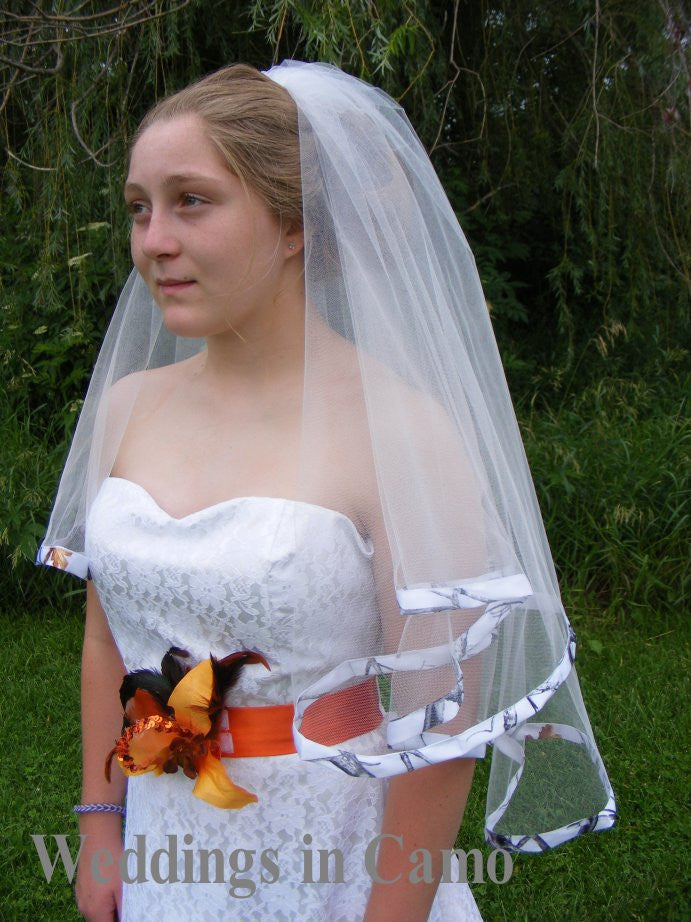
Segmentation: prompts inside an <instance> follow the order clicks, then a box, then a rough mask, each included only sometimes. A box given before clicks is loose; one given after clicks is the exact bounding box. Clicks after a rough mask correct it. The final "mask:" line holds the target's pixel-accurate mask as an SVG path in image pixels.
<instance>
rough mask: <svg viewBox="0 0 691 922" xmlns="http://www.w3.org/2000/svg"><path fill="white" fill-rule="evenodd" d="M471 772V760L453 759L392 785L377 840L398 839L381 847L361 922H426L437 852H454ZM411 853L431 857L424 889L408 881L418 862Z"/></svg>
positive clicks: (439, 866) (395, 780) (434, 884)
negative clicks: (423, 852) (383, 836)
mask: <svg viewBox="0 0 691 922" xmlns="http://www.w3.org/2000/svg"><path fill="white" fill-rule="evenodd" d="M474 768H475V760H474V759H453V760H452V761H450V762H443V763H442V764H440V765H431V766H429V767H428V768H422V769H419V770H418V771H415V772H411V773H410V774H406V775H399V776H397V777H396V778H393V779H392V780H391V782H390V783H389V789H388V793H387V798H386V807H385V812H384V821H383V823H382V834H390V835H393V836H396V837H397V839H382V841H381V844H380V846H379V854H378V859H377V863H376V872H377V873H376V875H375V877H374V883H373V885H372V890H371V893H370V898H369V902H368V904H367V911H366V912H365V916H364V920H363V922H389V920H391V922H426V920H427V918H428V916H429V913H430V909H431V907H432V903H433V901H434V896H435V894H436V892H437V886H438V884H439V878H440V876H441V872H442V855H441V852H442V850H443V849H449V848H453V846H454V842H455V840H456V834H457V833H458V828H459V826H460V825H461V821H462V819H463V811H464V809H465V804H466V800H467V798H468V793H469V791H470V785H471V782H472V779H473V769H474ZM416 849H425V850H426V851H427V852H428V853H429V855H430V858H431V862H432V868H431V870H432V873H431V882H429V883H428V882H426V881H420V882H416V883H413V882H411V880H410V878H409V875H410V872H411V871H412V870H413V868H414V867H415V866H416V865H420V864H421V863H422V860H423V859H422V856H421V855H417V856H413V861H412V862H411V860H410V859H411V855H412V854H413V852H414V851H415V850H416ZM380 881H381V882H380ZM384 881H386V883H385V882H384Z"/></svg>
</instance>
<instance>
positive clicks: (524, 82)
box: [0, 0, 691, 610]
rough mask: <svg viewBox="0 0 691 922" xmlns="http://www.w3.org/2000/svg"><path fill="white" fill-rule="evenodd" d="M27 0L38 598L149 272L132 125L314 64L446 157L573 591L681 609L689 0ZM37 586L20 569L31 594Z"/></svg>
mask: <svg viewBox="0 0 691 922" xmlns="http://www.w3.org/2000/svg"><path fill="white" fill-rule="evenodd" d="M25 7H26V5H25V4H22V3H19V0H13V2H12V3H10V4H9V5H8V6H7V8H6V10H5V11H4V12H0V35H1V36H2V37H3V39H4V40H5V41H6V47H7V49H8V54H7V55H5V56H4V57H2V58H0V134H1V135H2V144H1V147H2V148H4V150H5V151H6V158H5V161H4V163H3V164H2V166H1V168H2V176H1V178H0V182H1V183H2V193H3V233H2V235H1V236H0V319H1V321H2V322H1V324H0V356H2V359H3V367H4V370H5V388H4V401H3V403H2V406H1V407H0V461H1V462H2V473H1V475H0V486H2V493H1V494H0V497H1V498H0V557H2V556H5V557H6V558H7V562H8V563H11V564H12V565H14V566H17V567H19V568H20V575H21V583H20V585H21V586H22V589H21V591H22V592H23V593H24V594H26V593H27V592H29V593H30V592H31V591H32V590H31V588H30V587H32V586H38V585H40V586H41V591H42V592H45V586H44V584H43V583H41V582H40V580H38V578H37V577H35V576H29V570H28V564H26V560H27V558H28V556H29V555H32V550H31V548H32V545H33V543H34V539H35V537H36V536H37V535H38V533H39V531H40V525H41V523H42V522H43V521H44V520H45V517H46V515H47V512H48V508H49V505H50V499H51V496H52V493H53V490H54V488H55V483H56V477H57V472H58V470H59V465H60V462H61V459H62V457H63V455H64V452H65V450H66V447H67V444H68V441H69V437H70V434H71V430H72V427H73V424H74V420H75V418H76V414H77V412H78V410H79V406H80V401H81V399H82V397H83V395H84V391H85V388H86V385H87V382H88V378H89V374H90V370H91V367H92V364H93V361H94V358H95V355H96V353H97V349H98V344H99V342H100V339H101V336H102V334H103V331H104V329H105V326H106V324H107V320H108V316H109V314H110V311H111V309H112V306H113V305H114V303H115V299H116V296H117V293H118V290H119V288H120V286H121V284H122V282H123V280H124V278H125V276H126V274H127V271H128V266H129V255H128V243H127V234H128V224H127V219H126V215H125V212H124V208H123V204H122V194H121V186H122V181H123V177H124V173H125V163H126V152H127V144H128V138H130V137H131V136H132V133H133V131H134V129H135V127H136V125H137V123H138V121H139V119H140V118H141V116H142V115H143V114H144V112H145V111H146V110H147V109H148V108H149V107H150V105H151V104H152V103H153V102H155V100H156V99H158V98H160V97H161V96H162V95H164V94H166V93H168V92H171V91H173V90H175V89H177V88H179V87H181V86H183V85H184V84H186V83H188V82H189V81H191V80H192V79H194V78H195V77H197V76H199V75H201V74H202V73H205V72H208V71H210V70H213V69H214V68H217V67H219V66H221V65H222V64H225V63H228V62H231V61H237V60H244V61H247V62H249V63H251V64H255V65H257V66H259V67H262V68H265V67H266V66H268V65H269V64H270V63H271V62H272V61H276V60H280V59H282V58H285V57H295V58H304V59H308V60H309V59H316V58H319V59H321V60H325V61H330V62H334V63H337V64H339V65H340V66H342V67H344V68H345V69H346V70H348V71H350V72H352V73H354V74H356V75H358V76H362V77H363V78H365V79H367V80H370V81H373V82H375V83H377V84H379V85H381V86H382V87H383V88H384V89H386V90H387V91H388V92H390V93H391V94H392V95H393V96H394V97H396V98H397V99H399V100H400V101H401V103H402V104H403V105H404V106H405V108H406V111H407V112H408V114H409V117H410V119H411V121H412V122H413V124H414V125H415V127H416V128H417V129H418V131H419V133H420V135H421V138H422V140H423V143H425V144H426V146H427V148H428V150H429V151H430V152H431V155H432V158H433V161H434V163H435V166H436V167H437V169H438V171H439V173H440V176H441V178H442V181H443V183H444V185H445V187H446V188H447V190H448V192H449V196H450V198H451V201H452V204H453V206H454V208H455V209H456V212H457V214H458V215H459V219H460V221H461V223H462V225H463V227H464V228H465V230H466V232H467V234H468V237H469V240H470V242H471V245H472V248H473V251H474V253H475V254H476V258H477V263H478V268H479V270H480V274H481V276H482V279H483V283H484V285H485V290H486V295H487V300H488V303H489V307H490V310H491V313H492V317H493V321H494V324H495V328H496V330H497V334H498V338H499V341H500V344H501V347H502V351H503V354H504V359H505V364H506V368H507V374H508V377H509V383H510V385H511V388H512V391H513V393H514V396H515V398H516V399H517V402H518V403H519V405H520V407H521V416H522V419H523V421H524V432H525V436H526V440H527V443H528V452H529V455H530V458H531V461H532V463H533V465H534V473H535V480H536V483H537V487H538V491H539V493H540V498H541V502H542V504H543V510H544V512H545V516H546V519H547V527H548V530H549V534H550V539H551V542H552V546H553V549H554V554H555V558H556V561H557V565H558V567H559V569H560V570H561V572H562V574H563V576H564V579H565V581H566V583H567V584H568V583H571V584H572V585H574V586H576V587H578V588H579V590H581V591H586V590H587V591H589V592H592V593H595V594H596V595H597V597H598V598H599V599H600V601H601V604H603V605H604V606H605V607H616V605H618V604H619V603H620V602H622V601H623V600H624V599H627V600H629V602H631V605H632V606H633V607H634V608H635V609H636V610H643V609H645V607H646V606H652V605H655V606H658V608H662V607H664V606H673V605H675V604H676V603H677V601H678V599H679V588H678V586H679V579H680V577H681V569H680V568H681V564H680V560H681V556H680V555H681V550H680V549H681V548H682V546H683V545H682V542H681V536H682V529H683V527H684V525H685V522H686V518H685V515H686V513H685V507H684V505H683V502H682V492H681V491H682V484H681V482H680V478H681V471H682V470H683V461H684V454H683V450H684V449H683V446H682V442H681V439H682V436H683V433H684V431H683V428H682V420H681V416H680V413H679V402H680V400H681V393H682V389H681V384H680V377H679V372H678V371H677V369H678V368H679V366H680V363H681V362H682V361H683V359H684V356H686V353H685V352H684V350H683V346H684V343H683V342H682V336H683V330H684V324H685V322H686V320H687V298H688V271H687V267H688V264H687V261H686V260H687V256H686V252H685V250H684V241H685V239H687V237H688V215H689V213H691V210H690V209H689V208H688V191H687V190H688V159H687V158H686V156H685V151H686V143H687V141H688V100H687V95H686V89H687V73H688V60H687V56H688V34H687V31H686V30H687V24H686V19H685V15H684V10H683V7H682V6H681V5H680V4H679V3H677V2H676V0H660V2H658V3H655V4H641V3H633V4H631V3H624V2H622V0H599V2H598V3H597V4H593V3H592V2H591V0H512V2H511V3H508V2H491V0H481V2H479V3H478V2H470V0H459V2H458V3H454V4H448V3H441V2H439V0H404V2H402V3H401V2H398V0H380V2H378V3H376V4H373V3H364V2H360V0H243V2H240V3H236V4H210V3H204V2H201V0H174V2H171V3H170V4H161V5H159V6H156V8H155V9H154V5H152V4H150V3H148V2H146V0H133V2H131V3H128V4H126V5H125V6H124V7H123V8H122V10H121V12H120V13H119V14H118V15H119V18H118V19H117V20H114V19H113V17H112V16H111V15H110V14H109V13H108V12H107V11H104V8H103V5H102V4H99V3H97V2H95V0H87V2H85V3H80V4H79V5H77V6H75V7H74V8H72V7H68V6H67V4H52V5H50V11H51V16H50V17H49V16H42V15H41V14H40V10H41V9H44V8H45V9H46V10H47V9H48V8H49V7H48V5H46V4H42V3H38V4H36V5H35V6H34V7H32V9H33V10H34V12H33V13H31V12H27V10H26V8H25ZM15 14H20V16H19V18H17V15H15ZM154 14H155V15H154ZM61 15H62V16H63V17H65V18H64V19H63V20H61V19H60V18H59V17H60V16H61ZM51 17H53V18H51ZM55 17H58V18H55ZM79 17H83V18H81V19H80V18H79ZM58 39H59V41H58ZM12 61H14V62H15V65H14V66H13V65H12V64H11V62H12ZM670 376H671V378H670ZM667 379H671V380H672V381H673V383H672V384H671V385H670V384H668V383H666V382H667ZM674 382H676V383H674ZM660 516H664V521H665V528H660V527H659V525H658V522H659V521H660ZM5 572H6V573H7V572H8V568H7V567H6V568H5ZM37 580H38V582H37ZM17 585H18V584H17V582H14V583H13V584H12V586H11V585H8V577H7V576H5V577H4V582H3V590H4V592H5V596H6V598H8V599H9V598H11V597H13V596H12V593H13V592H14V593H16V592H17V591H19V590H17V588H16V586H17ZM631 600H633V601H631ZM627 604H628V603H627Z"/></svg>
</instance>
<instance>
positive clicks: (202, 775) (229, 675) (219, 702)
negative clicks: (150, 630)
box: [106, 648, 269, 810]
mask: <svg viewBox="0 0 691 922" xmlns="http://www.w3.org/2000/svg"><path fill="white" fill-rule="evenodd" d="M173 651H174V652H175V655H176V656H178V657H179V656H183V657H186V656H187V653H186V652H185V651H180V650H177V649H175V648H172V649H171V651H169V653H168V654H166V657H165V658H164V662H163V664H162V667H163V673H164V674H163V675H159V674H158V673H153V672H151V671H150V670H139V671H138V672H135V673H130V674H129V675H128V676H126V677H125V680H124V681H123V686H122V689H121V698H125V699H126V700H124V701H123V704H124V706H125V723H126V725H127V726H126V727H125V729H124V732H123V734H122V736H121V737H120V738H119V739H118V740H117V742H116V744H115V747H114V749H113V750H112V751H111V753H110V754H109V756H108V759H107V761H106V777H107V778H108V779H110V765H111V762H112V759H113V756H115V757H116V758H117V761H118V764H119V765H120V768H121V769H122V771H123V772H124V773H125V774H126V775H141V774H145V773H146V772H155V774H157V775H161V774H163V773H164V772H165V773H167V774H172V773H174V772H176V771H177V770H178V768H182V770H183V772H184V773H185V775H187V777H188V778H196V779H197V782H196V784H195V786H194V789H193V794H194V795H195V796H196V797H199V798H201V800H205V801H206V802H207V803H210V804H213V805H214V806H215V807H221V808H223V809H235V810H237V809H240V808H241V807H245V806H247V804H250V803H255V802H256V801H257V797H256V795H255V794H252V793H251V792H250V791H246V790H245V789H244V788H241V787H239V786H238V785H236V784H233V782H232V781H231V780H230V778H229V777H228V774H227V772H226V770H225V768H224V766H223V763H222V762H221V759H220V754H221V749H220V746H219V744H218V742H217V740H216V739H215V738H214V731H215V726H214V725H215V718H216V717H217V715H218V714H220V712H221V710H222V708H223V691H224V690H225V689H227V688H228V687H229V686H230V685H232V683H233V682H234V681H235V680H236V679H237V675H238V672H239V669H240V668H241V666H242V665H243V664H244V663H252V662H254V663H257V662H261V663H263V664H264V665H265V666H266V668H267V669H268V668H269V666H268V663H267V662H266V660H265V659H264V657H263V656H261V654H258V653H251V652H249V651H245V650H243V651H241V652H240V653H233V654H231V655H230V656H227V657H225V658H224V659H223V660H220V661H218V660H216V659H214V658H213V657H211V658H210V659H208V660H204V661H203V662H201V663H199V665H197V666H195V667H194V668H193V669H189V670H188V671H187V672H185V673H184V674H183V675H182V678H181V679H180V680H179V681H178V682H177V684H176V685H175V687H174V688H173V690H172V692H171V694H170V696H169V697H168V699H167V701H165V699H163V700H162V699H161V691H162V688H164V687H165V681H166V679H168V681H170V674H171V665H170V664H171V662H173V663H174V666H177V667H178V674H179V672H180V671H181V667H180V664H179V662H178V661H177V660H172V659H171V654H172V653H173ZM166 660H168V662H166ZM166 666H167V669H166ZM137 682H140V683H142V684H144V683H146V684H149V685H150V687H151V688H152V689H154V687H155V686H156V690H152V691H148V690H147V689H144V688H141V687H138V688H134V693H133V694H131V692H132V688H133V685H135V684H136V683H137ZM127 696H129V697H127Z"/></svg>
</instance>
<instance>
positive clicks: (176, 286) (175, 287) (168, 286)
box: [156, 279, 195, 295]
mask: <svg viewBox="0 0 691 922" xmlns="http://www.w3.org/2000/svg"><path fill="white" fill-rule="evenodd" d="M156 284H157V285H158V287H159V289H160V290H161V291H162V292H163V294H165V295H174V294H179V293H180V292H181V291H186V290H187V289H188V288H191V287H192V285H194V284H195V282H194V279H159V280H158V281H157V282H156Z"/></svg>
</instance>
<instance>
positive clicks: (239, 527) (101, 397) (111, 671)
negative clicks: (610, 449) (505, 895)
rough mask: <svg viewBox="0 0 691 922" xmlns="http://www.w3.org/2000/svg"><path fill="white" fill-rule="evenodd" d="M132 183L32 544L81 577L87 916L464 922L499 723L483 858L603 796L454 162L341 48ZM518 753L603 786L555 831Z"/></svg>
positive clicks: (222, 106) (224, 96)
mask: <svg viewBox="0 0 691 922" xmlns="http://www.w3.org/2000/svg"><path fill="white" fill-rule="evenodd" d="M124 192H125V199H126V201H127V205H128V209H129V212H130V215H131V220H132V229H131V247H132V257H133V261H134V265H135V273H134V274H133V277H132V278H131V279H130V281H129V282H128V284H127V286H126V288H125V290H124V292H123V295H122V297H121V299H120V302H119V305H118V309H117V311H116V314H115V316H114V319H113V322H112V324H111V328H110V330H109V333H108V336H107V338H106V341H105V343H104V347H103V350H102V353H101V356H100V357H99V363H98V365H97V367H96V369H95V372H94V376H93V379H92V384H91V389H90V393H89V396H88V397H87V401H86V402H85V408H84V411H83V413H82V417H81V419H80V423H79V427H78V430H77V432H76V434H75V440H74V443H73V447H72V451H71V453H70V457H69V459H68V462H67V465H66V468H65V472H64V474H63V478H62V481H61V486H60V490H59V492H58V496H57V499H56V505H55V509H54V512H53V517H52V519H51V525H50V527H49V533H48V536H47V538H46V542H45V544H44V545H43V547H42V549H41V551H40V552H39V553H40V559H41V560H42V562H44V563H51V564H53V565H57V566H61V567H62V568H64V569H68V570H71V571H72V572H74V573H77V574H81V575H86V574H87V571H88V575H89V577H90V579H89V582H88V584H87V615H86V627H85V637H84V648H83V661H82V667H83V668H82V701H83V713H82V727H83V739H84V745H83V753H84V757H83V762H84V766H83V768H84V782H83V798H82V799H83V803H82V804H81V805H78V806H77V807H76V808H75V809H76V810H77V812H79V813H80V830H81V832H82V833H83V834H85V835H86V837H87V838H86V840H85V844H84V846H83V848H82V853H81V855H80V861H79V872H78V883H77V902H78V906H79V909H80V911H81V912H82V914H83V915H84V917H85V918H86V919H89V920H93V922H101V920H109V922H110V920H112V919H113V918H121V919H125V920H128V922H136V920H144V919H146V920H154V919H160V920H168V919H170V918H172V917H174V916H177V917H181V918H185V919H195V920H197V919H199V920H204V919H209V920H211V919H218V918H229V919H230V918H237V919H243V920H254V919H256V920H264V919H268V918H271V919H276V920H297V919H305V920H314V922H317V920H323V919H329V920H333V922H339V920H343V922H361V920H365V922H375V920H376V922H386V920H388V919H391V920H394V919H395V920H397V922H406V920H409V922H423V920H427V919H430V920H447V922H450V920H459V922H460V920H477V919H479V918H480V916H479V913H478V910H477V908H476V906H475V903H474V900H473V897H472V895H471V892H470V889H469V888H468V886H467V884H466V883H464V882H463V881H459V880H458V879H457V877H454V878H453V879H452V880H448V879H447V873H446V872H448V861H447V859H448V850H449V849H452V848H453V845H454V840H455V837H456V833H457V831H458V828H459V825H460V822H461V819H462V815H463V810H464V807H465V803H466V799H467V796H468V793H469V790H470V785H471V780H472V775H473V766H474V760H475V758H477V757H482V756H483V755H484V753H485V746H486V744H487V743H490V742H491V743H493V744H494V746H495V760H496V763H495V764H496V769H493V777H492V784H491V793H490V803H489V804H488V814H489V816H488V837H489V841H490V842H491V843H492V844H494V845H495V846H499V847H502V848H504V849H508V850H526V851H531V850H544V848H549V847H552V846H553V845H556V844H559V842H561V841H565V840H566V839H568V838H572V837H573V836H575V835H577V834H579V833H580V832H581V831H584V829H585V828H586V826H587V828H593V829H598V828H606V827H607V826H608V825H611V823H612V822H613V817H614V809H613V799H612V796H611V789H610V787H609V782H608V781H607V777H606V774H605V772H604V768H603V767H602V764H601V761H600V759H599V755H598V754H597V750H596V748H595V745H594V742H593V741H592V736H591V733H590V729H589V725H588V723H587V717H586V715H585V713H584V711H583V706H582V702H581V699H580V695H579V692H578V686H577V682H576V679H575V673H574V672H573V670H572V661H573V635H572V633H571V632H570V629H569V627H568V622H567V621H566V618H565V616H564V614H563V610H562V609H561V605H560V603H559V599H558V595H557V590H556V585H555V582H554V578H553V571H552V567H551V559H550V557H549V550H548V548H547V545H546V540H545V538H544V534H543V531H542V526H541V522H540V520H539V514H538V513H537V508H536V504H535V501H534V495H533V491H532V485H531V483H530V478H529V474H528V472H527V468H526V465H525V459H524V457H523V454H522V448H521V446H520V440H519V438H518V435H517V430H516V427H515V420H514V417H513V412H512V409H511V406H510V401H509V399H508V395H507V393H506V389H505V384H504V382H503V377H502V374H501V368H500V365H499V362H498V359H497V355H496V347H495V345H494V341H493V337H492V334H491V329H490V327H489V322H488V318H487V315H486V310H485V308H484V303H483V301H482V297H481V292H480V288H479V284H478V281H477V274H476V272H475V268H474V264H473V262H472V257H471V256H470V254H469V251H468V249H467V245H466V244H465V241H464V239H463V237H462V233H461V231H460V228H459V227H458V224H457V222H456V220H455V218H454V216H453V213H452V212H451V209H450V207H449V206H448V202H447V201H446V199H445V196H444V195H443V192H442V191H441V187H440V186H439V184H438V181H437V180H436V177H435V176H434V172H433V170H432V168H431V165H430V164H429V161H428V160H427V157H426V155H425V154H424V151H423V150H422V147H421V145H420V144H419V141H418V140H417V138H416V137H415V135H414V133H413V132H412V130H411V129H410V126H409V125H408V123H407V122H406V120H405V117H404V116H403V115H402V112H401V110H400V109H399V108H398V107H397V106H396V105H395V103H393V101H392V100H391V99H389V97H387V96H385V95H384V94H383V93H380V92H379V91H377V90H374V89H373V88H371V87H369V86H367V85H366V84H363V83H361V82H360V81H357V80H355V79H354V78H352V77H348V76H347V75H345V74H343V73H341V72H340V71H338V70H337V69H335V68H330V67H326V66H323V65H300V64H296V63H293V62H289V63H288V64H286V65H282V66H281V67H278V68H273V69H272V70H271V71H270V72H269V74H268V75H263V74H260V73H259V72H257V71H254V70H253V69H252V68H248V67H245V66H242V65H235V66H232V67H228V68H224V69H222V70H221V71H219V72H217V73H216V74H212V75H211V76H209V77H207V78H205V79H204V80H202V81H200V82H199V83H197V84H194V85H192V86H190V87H188V88H186V89H184V90H182V91H181V92H179V93H177V94H176V95H174V96H172V97H169V98H168V99H165V100H164V101H163V102H161V103H159V104H158V105H157V106H156V107H155V108H154V109H153V110H152V111H151V112H150V113H149V114H148V115H147V116H146V118H145V119H144V121H143V122H142V125H141V126H140V128H139V130H138V133H137V135H136V137H135V140H134V143H133V145H132V149H131V154H130V162H129V172H128V176H127V180H126V183H125V190H124ZM125 676H126V678H124V677H125ZM123 680H124V681H123ZM166 683H167V684H166ZM123 707H124V709H125V726H124V727H123ZM531 740H532V741H533V742H532V743H530V742H528V741H531ZM531 745H532V746H533V747H540V749H541V750H544V752H546V753H548V755H549V750H551V751H555V750H556V752H555V755H554V758H553V759H551V760H549V761H550V764H553V765H554V766H555V767H554V769H553V771H554V772H555V773H561V774H559V775H558V774H554V775H553V776H551V782H550V783H552V784H553V783H554V781H555V780H556V781H558V783H560V784H563V783H568V779H569V777H570V774H571V773H578V774H579V775H580V776H581V778H582V777H583V775H584V774H585V775H587V777H588V778H589V783H590V785H591V788H592V791H591V801H592V803H591V804H590V805H589V807H588V810H586V811H585V812H583V811H581V812H580V813H578V812H576V813H574V812H573V810H572V811H571V813H569V810H568V809H566V808H565V806H564V804H563V803H558V804H555V805H554V811H553V813H554V816H553V822H551V823H550V824H549V825H547V827H546V828H547V830H548V831H547V833H545V834H544V835H543V836H540V835H539V832H540V830H539V829H538V827H536V826H535V825H534V823H533V825H531V818H532V816H533V814H534V807H532V806H531V805H532V804H534V803H535V799H534V798H535V791H534V790H532V791H531V789H530V787H529V785H530V778H531V774H534V773H532V772H531V764H530V761H528V762H526V759H525V755H524V751H525V749H526V748H527V747H529V746H531ZM565 756H566V758H565ZM106 757H108V760H107V761H108V771H107V772H104V761H105V760H106ZM545 764H546V763H545ZM118 766H119V767H118ZM120 768H121V769H122V771H120V770H119V769H120ZM329 769H330V770H329ZM334 769H335V770H334ZM540 771H541V772H542V771H544V769H543V768H541V769H540ZM588 773H589V774H588ZM548 774H549V772H548ZM538 775H539V773H538V774H537V775H535V777H538ZM519 782H520V784H519ZM538 782H539V777H538ZM524 792H525V796H523V797H521V794H522V793H524ZM125 796H126V811H125V807H124V806H122V805H123V804H124V802H125ZM512 798H513V802H512V805H511V809H510V810H509V809H508V804H509V801H511V800H512ZM539 806H540V808H541V811H542V813H543V815H545V814H547V813H548V812H549V807H548V806H546V805H545V804H543V803H540V804H539ZM512 810H513V811H514V814H513V821H514V822H515V823H516V825H515V826H514V827H512V828H511V829H509V826H508V825H506V824H507V822H508V817H509V816H510V815H511V811H512ZM507 811H508V812H507ZM125 812H126V823H125V830H124V843H123V836H122V832H121V828H120V826H121V819H122V816H123V815H124V814H125ZM454 867H456V865H454ZM443 871H444V872H445V873H444V875H443V882H442V883H441V884H440V877H442V872H443Z"/></svg>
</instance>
